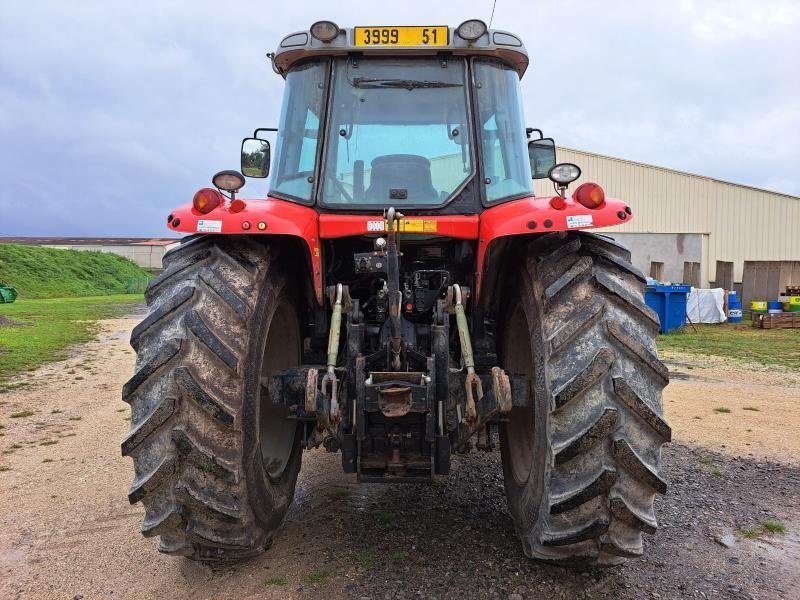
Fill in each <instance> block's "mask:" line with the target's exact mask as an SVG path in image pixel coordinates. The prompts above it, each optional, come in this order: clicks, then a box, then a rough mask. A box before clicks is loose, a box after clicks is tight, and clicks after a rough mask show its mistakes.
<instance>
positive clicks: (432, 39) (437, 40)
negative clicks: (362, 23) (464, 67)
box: [354, 25, 450, 46]
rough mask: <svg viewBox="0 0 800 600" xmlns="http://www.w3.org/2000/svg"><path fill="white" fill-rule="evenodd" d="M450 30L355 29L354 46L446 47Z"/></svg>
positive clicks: (434, 28) (410, 28)
mask: <svg viewBox="0 0 800 600" xmlns="http://www.w3.org/2000/svg"><path fill="white" fill-rule="evenodd" d="M449 34H450V30H449V29H448V28H447V26H446V25H440V26H439V25H437V26H434V27H356V28H355V29H354V35H355V45H356V46H447V44H448V42H449V40H448V37H449Z"/></svg>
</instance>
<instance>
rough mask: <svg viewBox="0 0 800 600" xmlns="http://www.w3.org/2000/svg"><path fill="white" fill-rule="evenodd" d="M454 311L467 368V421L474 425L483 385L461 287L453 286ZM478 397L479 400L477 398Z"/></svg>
mask: <svg viewBox="0 0 800 600" xmlns="http://www.w3.org/2000/svg"><path fill="white" fill-rule="evenodd" d="M453 295H454V299H455V302H454V309H455V313H456V327H458V339H459V341H460V342H461V358H462V359H463V360H464V366H465V367H466V368H467V377H466V379H465V382H464V385H465V387H466V391H467V407H466V408H467V415H466V416H467V421H468V422H470V423H473V422H475V421H476V420H477V418H478V411H477V409H476V408H475V401H476V400H480V399H481V398H483V384H482V383H481V378H480V377H478V375H477V374H476V373H475V358H474V357H473V354H472V341H471V340H470V337H469V327H468V326H467V315H466V314H464V302H463V299H462V297H461V286H460V285H458V284H455V285H453ZM476 396H477V398H476Z"/></svg>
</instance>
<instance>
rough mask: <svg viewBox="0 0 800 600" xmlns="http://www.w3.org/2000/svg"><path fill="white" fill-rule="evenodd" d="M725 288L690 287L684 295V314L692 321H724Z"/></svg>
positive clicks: (725, 319) (725, 318)
mask: <svg viewBox="0 0 800 600" xmlns="http://www.w3.org/2000/svg"><path fill="white" fill-rule="evenodd" d="M724 307H725V290H724V289H722V288H715V289H712V290H705V289H699V288H694V287H693V288H692V291H691V292H689V295H688V296H687V297H686V314H687V315H688V317H689V320H690V321H691V322H692V323H724V322H725V321H727V320H728V319H727V317H726V316H725V308H724Z"/></svg>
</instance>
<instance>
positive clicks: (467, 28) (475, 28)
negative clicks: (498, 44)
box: [456, 19, 488, 42]
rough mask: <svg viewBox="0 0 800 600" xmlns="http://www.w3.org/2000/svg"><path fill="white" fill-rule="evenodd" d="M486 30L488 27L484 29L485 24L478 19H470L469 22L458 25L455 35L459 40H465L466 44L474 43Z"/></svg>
mask: <svg viewBox="0 0 800 600" xmlns="http://www.w3.org/2000/svg"><path fill="white" fill-rule="evenodd" d="M487 29H488V27H486V23H484V22H483V21H481V20H480V19H470V20H469V21H464V22H463V23H462V24H461V25H459V26H458V27H457V28H456V33H457V34H458V37H460V38H461V39H464V40H467V41H468V42H474V41H476V40H478V39H479V38H480V37H481V36H482V35H483V34H484V33H486V31H487Z"/></svg>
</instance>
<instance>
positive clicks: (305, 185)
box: [270, 61, 328, 202]
mask: <svg viewBox="0 0 800 600" xmlns="http://www.w3.org/2000/svg"><path fill="white" fill-rule="evenodd" d="M327 70H328V62H327V61H322V62H313V63H306V64H304V65H301V66H299V67H296V68H294V69H292V71H291V72H290V73H289V74H288V75H287V76H286V87H285V89H284V94H283V107H282V108H281V119H280V122H279V124H278V136H277V140H276V143H275V155H274V163H273V164H274V168H273V174H272V180H271V182H270V183H271V186H270V193H271V194H277V195H279V196H286V197H287V198H290V199H295V200H299V201H302V202H311V201H312V197H311V194H312V192H313V189H314V180H313V176H314V172H315V167H316V162H317V147H318V145H319V139H320V131H319V123H320V115H322V110H323V106H324V102H325V93H326V89H327Z"/></svg>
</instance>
